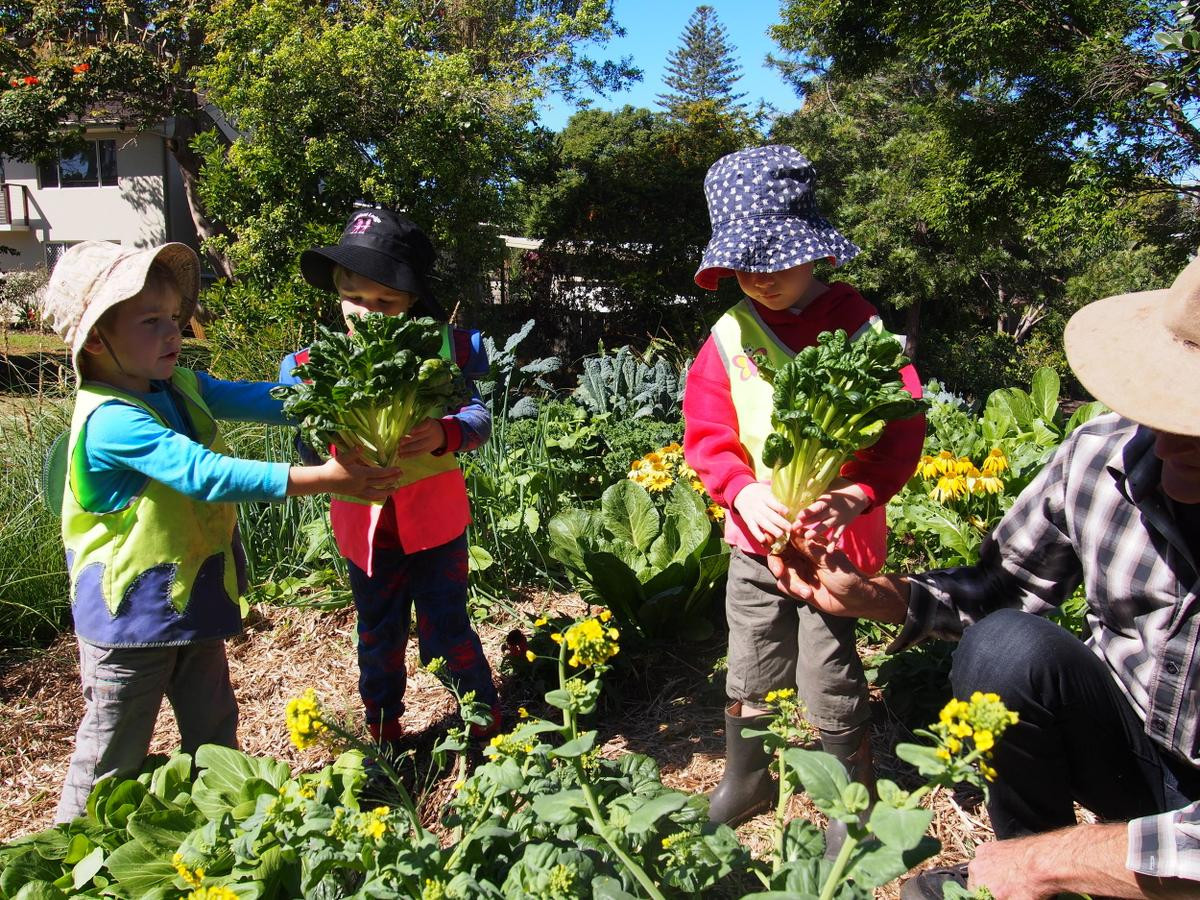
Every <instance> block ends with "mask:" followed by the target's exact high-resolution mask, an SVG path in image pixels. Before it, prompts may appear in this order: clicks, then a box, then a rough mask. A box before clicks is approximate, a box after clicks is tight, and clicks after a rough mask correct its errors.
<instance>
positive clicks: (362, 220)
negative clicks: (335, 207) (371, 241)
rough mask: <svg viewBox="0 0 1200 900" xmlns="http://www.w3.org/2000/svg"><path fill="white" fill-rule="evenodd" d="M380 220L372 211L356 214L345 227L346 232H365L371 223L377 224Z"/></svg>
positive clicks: (368, 229) (369, 228)
mask: <svg viewBox="0 0 1200 900" xmlns="http://www.w3.org/2000/svg"><path fill="white" fill-rule="evenodd" d="M381 221H382V220H381V219H380V218H379V216H377V215H375V214H374V213H363V214H362V215H360V216H357V217H356V218H355V219H354V221H353V222H351V223H350V226H349V227H348V228H347V229H346V234H366V233H367V232H368V231H370V230H371V226H372V225H378V224H379V223H380V222H381Z"/></svg>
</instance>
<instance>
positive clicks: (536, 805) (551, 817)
mask: <svg viewBox="0 0 1200 900" xmlns="http://www.w3.org/2000/svg"><path fill="white" fill-rule="evenodd" d="M584 809H587V800H586V799H584V796H583V791H581V790H569V791H559V792H558V793H556V794H539V795H538V796H536V797H534V798H533V813H534V815H536V816H537V817H538V818H539V819H541V820H542V821H544V822H549V823H550V824H551V825H565V824H567V823H568V822H573V821H575V820H576V819H578V818H579V811H580V810H584Z"/></svg>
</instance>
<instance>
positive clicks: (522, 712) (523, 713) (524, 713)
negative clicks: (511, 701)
mask: <svg viewBox="0 0 1200 900" xmlns="http://www.w3.org/2000/svg"><path fill="white" fill-rule="evenodd" d="M517 717H518V718H521V719H528V718H529V710H527V709H526V708H525V707H523V706H518V707H517Z"/></svg>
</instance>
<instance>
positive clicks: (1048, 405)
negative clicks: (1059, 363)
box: [1029, 366, 1061, 422]
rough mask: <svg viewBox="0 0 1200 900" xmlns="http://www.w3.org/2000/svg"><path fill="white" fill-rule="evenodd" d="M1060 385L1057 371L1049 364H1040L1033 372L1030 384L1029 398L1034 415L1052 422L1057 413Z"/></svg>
mask: <svg viewBox="0 0 1200 900" xmlns="http://www.w3.org/2000/svg"><path fill="white" fill-rule="evenodd" d="M1060 386H1061V382H1060V379H1059V377H1058V373H1057V372H1056V371H1054V369H1052V368H1050V367H1049V366H1042V367H1041V368H1040V369H1038V370H1037V371H1036V372H1034V373H1033V382H1032V384H1031V385H1030V392H1029V400H1030V402H1031V403H1032V404H1033V408H1034V412H1035V415H1037V416H1040V417H1041V418H1042V419H1044V420H1045V421H1046V422H1053V421H1054V418H1055V416H1057V415H1058V392H1059V388H1060Z"/></svg>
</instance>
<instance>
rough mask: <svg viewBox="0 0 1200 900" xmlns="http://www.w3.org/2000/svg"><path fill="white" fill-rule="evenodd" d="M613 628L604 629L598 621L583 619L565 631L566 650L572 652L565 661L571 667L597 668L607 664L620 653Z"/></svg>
mask: <svg viewBox="0 0 1200 900" xmlns="http://www.w3.org/2000/svg"><path fill="white" fill-rule="evenodd" d="M618 637H620V633H619V632H618V631H617V629H615V628H608V629H606V628H605V627H604V626H603V625H602V624H601V623H600V620H599V619H584V620H583V621H582V622H578V623H576V624H575V625H572V626H571V627H570V628H568V629H567V634H566V642H567V648H568V649H569V650H571V651H572V653H571V658H570V659H569V660H567V662H569V663H570V664H571V665H573V666H597V665H600V664H601V663H604V662H607V661H608V660H609V659H610V658H611V657H613V656H616V655H617V653H618V652H619V651H620V649H621V648H620V646H619V645H618V644H617V638H618Z"/></svg>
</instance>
